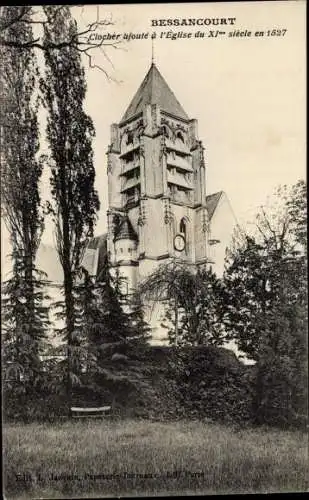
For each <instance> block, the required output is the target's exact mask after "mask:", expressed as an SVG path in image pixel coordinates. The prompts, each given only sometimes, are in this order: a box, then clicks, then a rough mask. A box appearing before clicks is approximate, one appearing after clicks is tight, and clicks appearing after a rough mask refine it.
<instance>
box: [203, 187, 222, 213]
mask: <svg viewBox="0 0 309 500" xmlns="http://www.w3.org/2000/svg"><path fill="white" fill-rule="evenodd" d="M222 195H223V191H218V192H217V193H213V194H209V195H208V196H206V207H207V211H208V217H209V220H211V218H212V216H213V214H214V213H215V210H216V208H217V206H218V203H219V200H220V198H221V196H222Z"/></svg>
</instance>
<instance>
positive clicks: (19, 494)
mask: <svg viewBox="0 0 309 500" xmlns="http://www.w3.org/2000/svg"><path fill="white" fill-rule="evenodd" d="M3 437H4V459H5V467H4V478H5V498H6V499H15V500H17V499H26V498H34V497H40V498H44V497H45V498H46V497H48V498H61V496H63V497H66V498H68V497H70V496H72V497H76V496H79V497H88V498H89V497H91V496H101V497H102V496H103V497H104V496H114V495H115V496H124V495H127V496H128V495H134V496H136V495H142V496H147V495H161V494H164V493H166V494H169V495H172V494H177V493H178V494H194V493H195V494H198V493H203V494H214V493H237V492H242V493H245V492H263V493H265V492H279V491H280V492H287V491H294V492H297V491H306V490H307V489H308V482H307V460H308V459H307V444H306V443H307V439H306V436H305V435H304V433H301V432H288V431H281V430H274V429H266V428H265V429H264V428H259V429H239V428H238V429H235V428H231V427H226V426H223V425H218V424H213V423H210V422H203V423H202V422H173V423H158V422H149V421H118V422H109V421H102V420H91V419H89V420H86V421H82V420H78V421H73V422H64V423H62V424H61V423H59V424H54V425H52V424H34V423H33V424H28V425H17V424H14V425H13V424H10V425H8V424H7V425H5V426H4V429H3Z"/></svg>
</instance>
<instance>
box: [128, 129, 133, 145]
mask: <svg viewBox="0 0 309 500" xmlns="http://www.w3.org/2000/svg"><path fill="white" fill-rule="evenodd" d="M132 143H133V133H132V132H129V133H128V137H127V144H132Z"/></svg>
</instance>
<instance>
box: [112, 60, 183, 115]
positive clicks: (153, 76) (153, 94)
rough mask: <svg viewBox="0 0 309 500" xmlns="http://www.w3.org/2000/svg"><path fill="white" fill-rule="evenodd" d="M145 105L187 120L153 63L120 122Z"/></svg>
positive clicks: (139, 110)
mask: <svg viewBox="0 0 309 500" xmlns="http://www.w3.org/2000/svg"><path fill="white" fill-rule="evenodd" d="M147 104H158V105H159V106H160V107H161V109H162V110H163V111H166V112H167V113H170V114H172V115H174V116H176V117H178V118H182V119H184V120H188V119H189V117H188V115H187V114H186V112H185V111H184V109H183V108H182V106H181V104H180V103H179V101H178V100H177V99H176V97H175V95H174V93H173V92H172V90H171V89H170V88H169V86H168V85H167V83H166V81H165V80H164V78H163V76H162V75H161V73H160V71H159V70H158V68H157V67H156V65H155V64H154V63H152V64H151V66H150V69H149V71H148V73H147V75H146V76H145V78H144V80H143V82H142V84H141V86H140V87H139V89H138V91H137V92H136V94H135V96H134V97H133V99H132V101H131V103H130V105H129V107H128V109H127V111H126V112H125V114H124V115H123V117H122V119H121V122H124V121H126V120H128V119H129V118H131V117H133V116H135V115H136V114H137V113H139V112H141V111H142V110H143V108H144V106H146V105H147Z"/></svg>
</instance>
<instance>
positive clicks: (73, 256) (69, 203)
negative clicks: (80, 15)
mask: <svg viewBox="0 0 309 500" xmlns="http://www.w3.org/2000/svg"><path fill="white" fill-rule="evenodd" d="M44 11H45V13H46V15H47V16H49V17H50V16H53V18H52V22H50V23H48V24H45V25H44V45H45V50H44V56H45V65H46V71H45V78H44V79H41V90H42V94H43V98H44V104H45V106H46V108H47V110H48V119H47V139H48V142H49V147H50V152H51V159H50V160H51V161H50V169H51V178H50V182H51V187H52V198H53V203H52V204H51V205H50V211H51V214H52V216H53V220H54V224H55V234H56V245H57V251H58V254H59V258H60V262H61V265H62V268H63V275H64V302H65V322H66V325H65V334H66V341H67V362H68V366H67V395H68V400H69V401H70V394H71V381H72V380H71V378H72V377H74V373H75V372H76V370H77V367H76V366H74V358H73V357H72V352H73V350H74V344H75V337H74V331H75V326H76V325H75V322H76V315H75V303H74V286H75V283H76V278H77V273H78V272H79V268H80V264H81V257H82V251H83V248H84V245H85V243H86V241H87V239H88V238H89V237H91V236H92V235H93V229H94V224H95V221H96V216H97V211H98V209H99V199H98V195H97V192H96V190H95V189H94V180H95V170H94V166H93V152H92V138H93V136H94V128H93V124H92V121H91V119H90V118H89V117H88V116H87V114H86V113H85V112H84V110H83V102H84V99H85V94H86V83H85V76H84V70H83V68H82V66H81V56H80V53H79V51H78V50H77V49H76V47H74V46H65V47H63V48H62V50H61V51H55V50H53V49H52V48H50V44H52V43H53V42H54V41H55V40H57V43H58V42H59V41H61V40H64V39H65V38H66V37H74V36H75V35H76V22H75V21H74V20H73V19H72V17H71V14H70V10H69V8H68V7H66V8H64V9H61V10H59V9H56V8H55V7H51V6H44ZM75 376H76V373H75Z"/></svg>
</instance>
